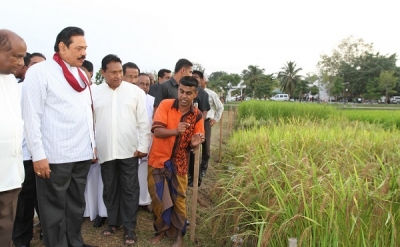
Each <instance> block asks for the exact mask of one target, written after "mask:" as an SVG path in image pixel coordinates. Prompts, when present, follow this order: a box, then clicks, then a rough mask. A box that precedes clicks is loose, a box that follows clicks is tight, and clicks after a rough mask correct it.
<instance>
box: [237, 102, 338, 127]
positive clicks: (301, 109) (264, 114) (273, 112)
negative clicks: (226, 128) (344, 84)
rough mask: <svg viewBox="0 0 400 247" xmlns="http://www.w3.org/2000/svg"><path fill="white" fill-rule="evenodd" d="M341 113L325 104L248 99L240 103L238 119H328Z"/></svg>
mask: <svg viewBox="0 0 400 247" xmlns="http://www.w3.org/2000/svg"><path fill="white" fill-rule="evenodd" d="M337 114H339V112H338V110H337V109H336V108H335V107H333V106H329V105H325V104H304V103H297V102H274V101H256V100H251V101H246V102H242V103H241V104H239V108H238V121H239V122H240V121H243V120H244V119H246V118H248V117H250V116H254V117H255V119H257V120H261V119H263V120H277V119H291V118H293V117H295V118H296V117H299V118H305V119H312V120H314V119H326V118H328V117H329V116H330V115H337Z"/></svg>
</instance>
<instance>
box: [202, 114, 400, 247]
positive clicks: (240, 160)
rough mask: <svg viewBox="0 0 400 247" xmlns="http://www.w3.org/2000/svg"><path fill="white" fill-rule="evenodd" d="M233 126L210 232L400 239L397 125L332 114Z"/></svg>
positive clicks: (304, 242) (355, 242)
mask: <svg viewBox="0 0 400 247" xmlns="http://www.w3.org/2000/svg"><path fill="white" fill-rule="evenodd" d="M333 118H334V119H335V120H338V121H332V117H327V118H326V119H325V120H315V119H314V120H313V119H312V118H307V119H303V118H287V119H285V120H279V121H276V122H274V124H270V125H268V126H259V127H258V128H254V129H250V128H247V129H242V130H238V131H236V132H235V133H234V134H233V135H232V137H231V139H230V140H229V143H228V144H227V148H228V150H227V153H226V155H225V157H226V158H225V162H228V163H229V164H230V168H231V169H229V170H228V171H226V173H225V174H224V175H223V176H222V177H221V179H220V180H219V183H218V189H217V190H216V192H215V198H214V199H215V200H216V201H217V202H218V205H217V207H216V208H215V209H214V210H213V212H212V213H211V215H210V219H209V222H210V223H211V222H212V223H213V224H211V227H212V229H213V232H214V233H215V235H221V234H222V236H226V237H229V236H232V235H236V236H240V237H241V239H242V240H243V241H244V243H243V245H242V246H279V247H281V246H287V244H288V243H287V242H288V238H289V237H295V238H297V239H298V241H299V242H298V243H299V245H298V246H321V247H322V246H393V247H394V246H400V239H399V233H400V231H399V230H400V221H399V217H400V213H399V201H400V193H399V185H400V168H399V166H398V162H399V160H400V153H399V152H398V150H399V140H400V132H399V131H397V130H391V131H386V130H385V129H383V128H381V127H379V126H374V125H371V124H368V123H363V122H351V121H348V120H346V118H340V117H338V116H334V117H333Z"/></svg>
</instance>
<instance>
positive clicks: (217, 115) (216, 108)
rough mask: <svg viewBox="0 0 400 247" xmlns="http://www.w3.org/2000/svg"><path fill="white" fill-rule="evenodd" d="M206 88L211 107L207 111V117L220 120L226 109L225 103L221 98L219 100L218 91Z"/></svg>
mask: <svg viewBox="0 0 400 247" xmlns="http://www.w3.org/2000/svg"><path fill="white" fill-rule="evenodd" d="M204 90H205V91H206V93H207V94H208V101H209V103H210V107H211V109H210V110H209V111H208V112H207V118H211V119H214V120H215V121H217V122H219V120H220V119H221V116H222V112H223V111H224V105H223V104H222V102H221V100H219V97H218V95H217V93H216V92H214V91H213V90H211V89H208V88H205V89H204Z"/></svg>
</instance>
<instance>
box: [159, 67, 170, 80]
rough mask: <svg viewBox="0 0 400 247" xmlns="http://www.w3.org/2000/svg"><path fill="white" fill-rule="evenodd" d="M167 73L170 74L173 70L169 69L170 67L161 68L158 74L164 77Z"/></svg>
mask: <svg viewBox="0 0 400 247" xmlns="http://www.w3.org/2000/svg"><path fill="white" fill-rule="evenodd" d="M165 73H167V74H169V73H171V70H169V69H160V70H159V71H158V74H157V75H158V78H163V77H164V74H165Z"/></svg>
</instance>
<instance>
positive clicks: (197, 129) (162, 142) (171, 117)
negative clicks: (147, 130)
mask: <svg viewBox="0 0 400 247" xmlns="http://www.w3.org/2000/svg"><path fill="white" fill-rule="evenodd" d="M179 122H187V123H190V126H189V127H188V128H187V129H186V131H185V132H184V133H182V134H181V135H179V136H170V137H167V138H157V137H155V136H153V143H152V145H151V149H150V153H149V165H150V166H152V167H154V168H164V162H165V161H167V160H171V161H172V163H173V164H174V166H175V168H176V171H177V173H178V174H179V175H185V174H187V170H188V164H189V152H190V140H191V138H192V135H193V134H196V133H202V134H204V121H203V116H202V114H201V112H200V110H199V109H197V108H196V107H193V104H192V106H191V108H190V110H189V111H188V112H187V113H185V114H184V115H182V113H181V112H180V111H179V106H178V99H165V100H163V101H161V103H160V105H159V106H158V107H157V110H156V112H155V114H154V119H153V126H152V128H151V131H152V132H154V129H156V128H166V129H176V128H178V124H179Z"/></svg>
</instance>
